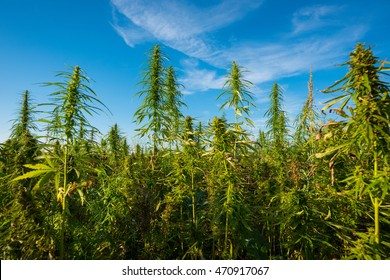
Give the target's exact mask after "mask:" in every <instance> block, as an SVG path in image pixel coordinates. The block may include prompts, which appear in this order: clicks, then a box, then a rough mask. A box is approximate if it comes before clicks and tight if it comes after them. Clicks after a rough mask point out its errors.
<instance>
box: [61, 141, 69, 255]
mask: <svg viewBox="0 0 390 280" xmlns="http://www.w3.org/2000/svg"><path fill="white" fill-rule="evenodd" d="M67 142H68V141H67ZM67 173H68V143H66V145H65V158H64V184H63V189H64V192H65V190H66V184H67ZM65 219H66V195H64V196H63V198H62V213H61V227H60V230H61V231H60V259H61V260H63V259H64V257H65Z"/></svg>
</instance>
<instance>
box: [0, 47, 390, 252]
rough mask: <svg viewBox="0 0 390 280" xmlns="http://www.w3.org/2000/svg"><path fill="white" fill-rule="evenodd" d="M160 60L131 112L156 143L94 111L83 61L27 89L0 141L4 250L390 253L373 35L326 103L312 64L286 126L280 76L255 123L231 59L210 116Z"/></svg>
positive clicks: (379, 76)
mask: <svg viewBox="0 0 390 280" xmlns="http://www.w3.org/2000/svg"><path fill="white" fill-rule="evenodd" d="M165 62H166V60H165V58H164V54H163V53H162V52H161V49H160V48H159V46H155V47H154V48H153V49H152V50H151V51H150V56H149V58H148V64H147V66H146V67H145V69H144V71H143V72H142V73H141V77H140V80H141V81H140V87H141V88H142V90H141V91H140V92H139V93H137V95H138V96H139V97H140V98H142V100H143V103H142V105H141V106H140V107H139V109H138V110H137V111H136V112H135V114H134V117H135V121H136V123H137V124H139V125H140V128H139V130H138V133H139V135H140V136H144V137H145V138H147V137H148V139H150V144H149V145H136V146H130V145H128V144H127V141H126V138H125V137H124V136H123V134H122V133H121V131H120V129H119V128H118V126H117V125H114V126H113V127H112V128H111V130H110V132H109V133H108V135H103V136H102V135H100V134H99V132H98V131H97V129H96V128H94V127H92V126H91V125H90V123H89V122H88V117H89V116H93V115H94V114H96V113H98V112H99V111H102V110H103V111H104V110H107V108H105V106H104V105H103V104H102V103H100V102H99V100H98V98H97V95H96V94H95V93H94V92H93V90H92V89H91V88H90V87H89V80H88V78H87V77H86V76H85V73H84V72H83V70H82V69H80V67H74V68H72V69H71V70H72V71H71V72H70V73H68V72H61V73H59V77H60V78H62V79H63V81H62V82H54V83H45V85H46V86H49V87H51V88H52V89H53V93H52V94H51V98H52V103H50V104H39V105H38V106H34V105H33V104H31V97H30V94H29V92H28V91H25V92H24V94H23V99H22V103H21V106H20V112H19V116H18V118H17V119H16V120H15V122H14V125H13V127H12V132H11V135H10V137H9V139H8V140H7V141H5V142H4V143H2V144H1V146H0V209H1V212H0V227H1V228H0V253H1V258H2V259H386V258H389V256H390V231H389V230H390V224H389V217H390V203H389V195H388V190H389V186H390V184H389V178H390V176H389V166H390V165H389V155H390V153H389V143H390V141H389V137H390V133H389V124H390V121H389V120H390V118H389V115H390V97H389V86H388V84H387V83H385V82H384V79H383V75H384V74H385V72H384V71H386V70H387V68H386V67H385V65H386V63H385V62H383V61H381V60H379V59H377V58H376V57H375V56H374V55H373V53H372V50H371V48H369V47H366V46H365V45H363V44H358V45H357V46H356V48H355V49H354V50H353V52H351V54H350V60H349V61H348V62H346V64H345V65H347V66H348V72H347V74H346V75H345V77H343V78H341V79H340V80H339V81H338V82H336V83H335V84H334V85H332V86H330V87H329V88H328V89H325V90H324V92H325V93H333V95H332V96H333V98H332V99H331V98H330V100H329V101H328V102H327V103H326V105H325V107H324V108H323V112H317V111H316V109H315V108H314V106H313V102H314V101H313V91H312V88H313V81H312V77H311V76H310V80H309V83H308V96H307V101H306V103H305V104H304V106H303V108H302V111H301V113H300V114H299V115H298V117H297V119H296V120H295V122H294V129H293V130H291V129H290V130H289V129H287V128H288V120H287V114H286V112H285V111H283V90H282V89H281V87H280V86H279V85H278V84H277V83H275V84H274V87H273V88H272V91H271V93H270V100H271V102H270V107H269V108H268V110H267V111H266V112H265V116H266V117H267V119H268V121H267V131H260V132H259V134H258V135H250V133H249V132H248V130H249V129H248V128H250V127H251V126H253V122H252V120H251V110H253V108H254V106H255V104H254V103H255V102H254V101H253V94H252V92H251V88H252V84H251V83H250V82H249V81H247V80H245V79H244V77H243V76H244V74H245V73H244V72H245V71H244V69H243V68H242V67H240V66H239V65H238V64H237V63H236V62H233V63H232V65H231V69H230V72H229V73H228V74H227V76H226V83H225V85H224V87H223V89H222V93H221V95H220V96H219V97H218V99H219V100H220V101H222V102H223V104H222V106H221V109H222V108H225V107H226V108H227V107H229V108H232V109H233V112H234V122H231V123H229V122H228V121H227V119H226V118H225V117H214V119H213V120H211V121H210V122H209V123H208V124H205V123H200V122H198V121H197V120H195V119H193V118H191V117H190V116H186V117H185V116H183V114H182V113H181V108H182V107H183V106H185V104H184V103H183V102H182V100H181V97H182V96H181V92H180V89H181V86H180V85H179V84H178V83H177V80H176V75H175V71H174V69H173V68H172V67H166V66H165V65H164V63H165ZM229 112H230V111H229ZM323 113H324V114H327V117H326V118H322V119H326V121H321V120H320V118H319V115H321V114H323ZM38 115H39V116H42V115H43V117H42V119H40V120H38V121H39V122H40V123H41V124H40V126H42V124H44V126H45V130H44V131H40V130H38V128H37V127H38V125H37V120H36V117H37V116H38ZM291 131H293V132H291Z"/></svg>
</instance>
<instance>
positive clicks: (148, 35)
mask: <svg viewBox="0 0 390 280" xmlns="http://www.w3.org/2000/svg"><path fill="white" fill-rule="evenodd" d="M111 1H112V4H113V6H114V7H115V8H116V10H117V11H118V12H119V13H120V14H123V15H124V16H125V17H126V19H127V21H128V23H126V24H124V23H123V22H121V23H120V22H119V21H118V20H115V19H114V27H115V29H116V30H117V32H118V33H119V34H120V35H121V36H122V37H123V38H124V40H125V41H126V43H127V44H128V45H129V46H135V45H136V44H138V43H140V42H143V41H151V40H156V41H157V42H160V43H163V44H164V45H166V46H168V47H170V48H173V49H176V50H178V51H180V52H182V53H184V54H185V55H187V56H188V57H190V58H194V59H198V60H201V61H203V62H206V63H208V64H209V65H211V66H214V67H216V68H220V69H226V67H228V65H229V64H230V63H231V61H233V60H235V61H238V63H239V64H240V65H243V66H244V67H245V68H246V69H248V70H249V71H250V72H249V73H247V75H246V78H247V79H249V80H250V81H252V82H253V83H255V84H259V83H262V82H267V81H272V80H276V79H278V78H282V77H288V76H294V75H297V74H300V73H304V72H308V71H309V69H310V67H311V66H312V65H316V69H317V70H319V69H323V68H326V67H329V66H332V65H334V64H335V63H338V62H340V61H339V60H338V59H340V56H342V55H344V54H345V52H346V50H349V49H350V48H351V45H352V44H355V42H356V40H358V39H359V38H361V37H362V36H363V34H364V33H365V32H366V31H367V26H365V25H364V24H360V23H355V22H353V21H351V20H350V21H346V22H342V21H341V20H339V19H338V17H340V14H341V13H342V12H343V9H344V8H343V7H342V6H329V5H323V6H319V5H317V6H310V7H303V8H301V9H299V10H297V11H296V12H295V13H293V14H292V15H291V28H290V30H287V31H285V32H284V33H283V32H281V33H282V34H281V35H280V36H279V37H280V38H279V40H278V41H277V42H275V41H273V42H270V41H264V39H263V40H257V41H256V40H254V39H253V41H246V42H245V43H241V44H240V43H234V42H233V43H231V42H230V43H229V42H227V41H226V40H223V41H218V39H217V38H218V37H217V36H213V35H214V33H216V32H217V31H218V30H219V29H220V28H222V27H225V26H228V25H229V24H231V23H233V22H235V21H237V20H239V19H240V18H242V17H244V16H245V15H246V14H247V13H248V12H249V11H251V10H254V9H257V8H259V7H260V6H261V3H262V2H263V1H262V0H242V1H235V0H224V1H223V0H222V1H218V4H212V5H210V4H209V6H207V7H203V8H201V7H197V6H194V5H193V4H191V2H190V1H188V0H186V1H178V0H160V1H145V0H111ZM243 2H244V3H243ZM212 3H215V2H214V1H212ZM183 71H184V73H185V74H184V76H183V77H182V78H181V82H182V83H183V84H184V85H185V86H186V88H187V91H188V92H187V93H191V92H195V91H205V90H207V89H213V88H220V86H221V84H222V83H223V82H222V79H223V77H221V76H218V74H217V71H213V70H206V69H202V68H201V67H200V66H199V65H198V64H195V65H184V66H183Z"/></svg>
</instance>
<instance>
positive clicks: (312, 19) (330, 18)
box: [292, 5, 343, 34]
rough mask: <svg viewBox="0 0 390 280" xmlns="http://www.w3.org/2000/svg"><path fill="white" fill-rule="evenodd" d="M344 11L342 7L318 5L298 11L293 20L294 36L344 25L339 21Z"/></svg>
mask: <svg viewBox="0 0 390 280" xmlns="http://www.w3.org/2000/svg"><path fill="white" fill-rule="evenodd" d="M342 9H343V7H341V6H328V5H322V6H321V5H316V6H310V7H304V8H302V9H300V10H298V11H297V12H295V13H294V15H293V19H292V23H293V28H294V31H293V34H297V33H301V32H306V31H311V30H318V29H319V28H323V27H325V26H332V25H333V26H337V25H340V24H342V23H341V22H340V20H339V18H340V17H339V13H340V12H341V11H342Z"/></svg>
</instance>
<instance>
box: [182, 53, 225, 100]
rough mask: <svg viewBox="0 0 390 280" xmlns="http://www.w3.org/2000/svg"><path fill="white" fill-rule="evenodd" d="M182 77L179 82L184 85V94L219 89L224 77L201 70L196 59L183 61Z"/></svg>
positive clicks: (212, 71)
mask: <svg viewBox="0 0 390 280" xmlns="http://www.w3.org/2000/svg"><path fill="white" fill-rule="evenodd" d="M181 64H182V66H183V69H182V70H183V72H184V73H185V75H184V77H182V78H179V82H180V84H182V85H185V89H184V90H183V93H184V94H192V93H195V92H204V91H207V90H209V89H221V88H222V86H223V83H224V77H221V76H218V74H217V71H214V70H208V69H201V68H200V67H199V62H198V61H197V60H196V59H191V58H190V59H185V60H183V61H182V62H181Z"/></svg>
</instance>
